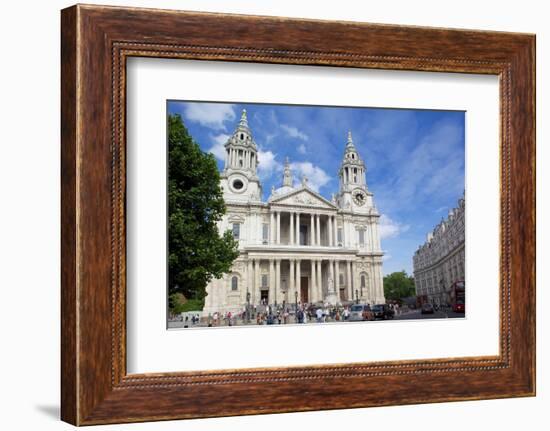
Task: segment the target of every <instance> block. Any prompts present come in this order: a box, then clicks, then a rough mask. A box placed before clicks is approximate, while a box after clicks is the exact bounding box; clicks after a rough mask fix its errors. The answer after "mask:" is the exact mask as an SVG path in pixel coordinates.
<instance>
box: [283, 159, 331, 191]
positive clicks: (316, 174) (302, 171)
mask: <svg viewBox="0 0 550 431" xmlns="http://www.w3.org/2000/svg"><path fill="white" fill-rule="evenodd" d="M290 169H292V173H293V174H294V179H295V180H296V181H298V182H299V181H301V180H302V177H303V176H304V175H305V176H306V177H307V179H308V185H309V187H311V188H312V189H313V190H315V191H317V192H318V191H319V189H320V188H321V187H323V186H324V185H325V184H327V183H328V182H329V181H330V177H329V176H328V175H327V174H326V172H325V171H324V170H323V169H322V168H320V167H319V166H315V165H313V164H312V163H311V162H300V163H291V164H290Z"/></svg>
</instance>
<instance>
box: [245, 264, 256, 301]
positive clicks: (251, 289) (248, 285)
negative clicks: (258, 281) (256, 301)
mask: <svg viewBox="0 0 550 431" xmlns="http://www.w3.org/2000/svg"><path fill="white" fill-rule="evenodd" d="M253 264H254V261H253V260H252V259H250V258H249V259H248V270H247V272H246V273H247V275H248V277H247V283H246V291H247V292H250V303H251V304H252V300H253V299H252V298H253V297H254V267H253ZM244 300H245V303H246V294H245V298H244Z"/></svg>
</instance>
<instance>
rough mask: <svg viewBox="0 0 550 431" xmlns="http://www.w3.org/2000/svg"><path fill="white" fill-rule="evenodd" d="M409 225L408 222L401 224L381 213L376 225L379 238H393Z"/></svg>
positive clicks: (406, 229) (404, 230) (407, 228)
mask: <svg viewBox="0 0 550 431" xmlns="http://www.w3.org/2000/svg"><path fill="white" fill-rule="evenodd" d="M409 227H410V226H409V225H408V224H401V223H399V222H396V221H394V220H392V219H391V218H389V217H388V216H387V215H386V214H382V215H381V216H380V223H379V225H378V233H379V234H380V239H384V238H395V237H396V236H398V235H400V234H402V233H403V232H406V231H408V230H409ZM388 259H389V258H388Z"/></svg>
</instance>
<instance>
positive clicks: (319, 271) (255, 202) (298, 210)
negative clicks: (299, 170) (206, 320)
mask: <svg viewBox="0 0 550 431" xmlns="http://www.w3.org/2000/svg"><path fill="white" fill-rule="evenodd" d="M225 150H226V157H225V167H224V170H223V172H222V173H221V187H222V189H223V196H224V199H225V202H226V206H227V211H226V214H225V215H224V217H223V219H222V220H221V222H220V223H219V230H220V232H224V231H226V230H228V229H229V230H231V231H232V232H233V236H234V238H235V239H236V240H237V241H238V244H239V252H240V255H239V257H238V258H237V259H236V260H235V261H234V262H233V266H232V269H231V271H230V272H229V273H228V274H225V275H224V276H223V277H222V278H220V279H214V280H212V281H211V282H210V283H209V285H208V286H207V297H206V300H205V307H204V310H203V312H204V314H206V315H207V314H208V313H214V312H222V313H226V312H228V311H231V312H233V313H235V312H239V311H242V310H243V309H244V308H245V307H246V306H247V305H251V306H255V305H259V304H269V305H272V306H275V307H280V306H284V307H288V308H291V307H292V306H295V304H303V303H308V304H310V303H324V304H330V305H336V304H346V303H349V302H352V301H354V302H355V301H357V302H361V303H369V304H378V303H384V302H385V299H384V290H383V286H382V256H383V252H382V250H381V247H380V237H379V234H378V223H379V218H380V215H379V213H378V212H377V210H376V207H375V205H374V202H373V194H372V192H370V191H369V189H368V187H367V183H366V167H365V163H364V162H363V160H362V159H361V157H360V155H359V154H358V152H357V150H356V148H355V146H354V144H353V140H352V136H351V132H350V133H348V139H347V143H346V145H345V148H344V154H343V159H342V163H341V166H340V170H339V172H338V175H339V179H340V185H339V191H338V193H337V194H335V195H333V196H332V198H331V199H326V198H325V197H323V196H322V195H320V194H319V193H317V192H315V191H314V190H312V188H311V187H310V186H309V185H308V180H307V178H305V177H304V178H302V179H301V180H300V181H299V182H295V181H294V179H293V175H292V171H291V169H290V165H289V162H288V158H287V160H286V163H285V167H284V173H283V178H282V183H281V187H279V188H277V189H275V188H272V190H271V193H270V196H269V198H268V199H267V201H262V186H261V183H260V180H259V178H258V176H257V167H258V164H259V163H260V162H259V160H258V148H257V146H256V143H255V141H254V138H253V136H252V132H251V130H250V128H249V125H248V121H247V115H246V111H243V113H242V116H241V119H240V122H239V124H238V126H237V128H236V130H235V132H234V133H233V135H232V136H231V137H230V138H229V140H228V141H227V143H226V144H225Z"/></svg>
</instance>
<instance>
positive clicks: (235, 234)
mask: <svg viewBox="0 0 550 431" xmlns="http://www.w3.org/2000/svg"><path fill="white" fill-rule="evenodd" d="M240 236H241V225H240V224H239V223H233V238H234V239H239V238H240Z"/></svg>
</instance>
